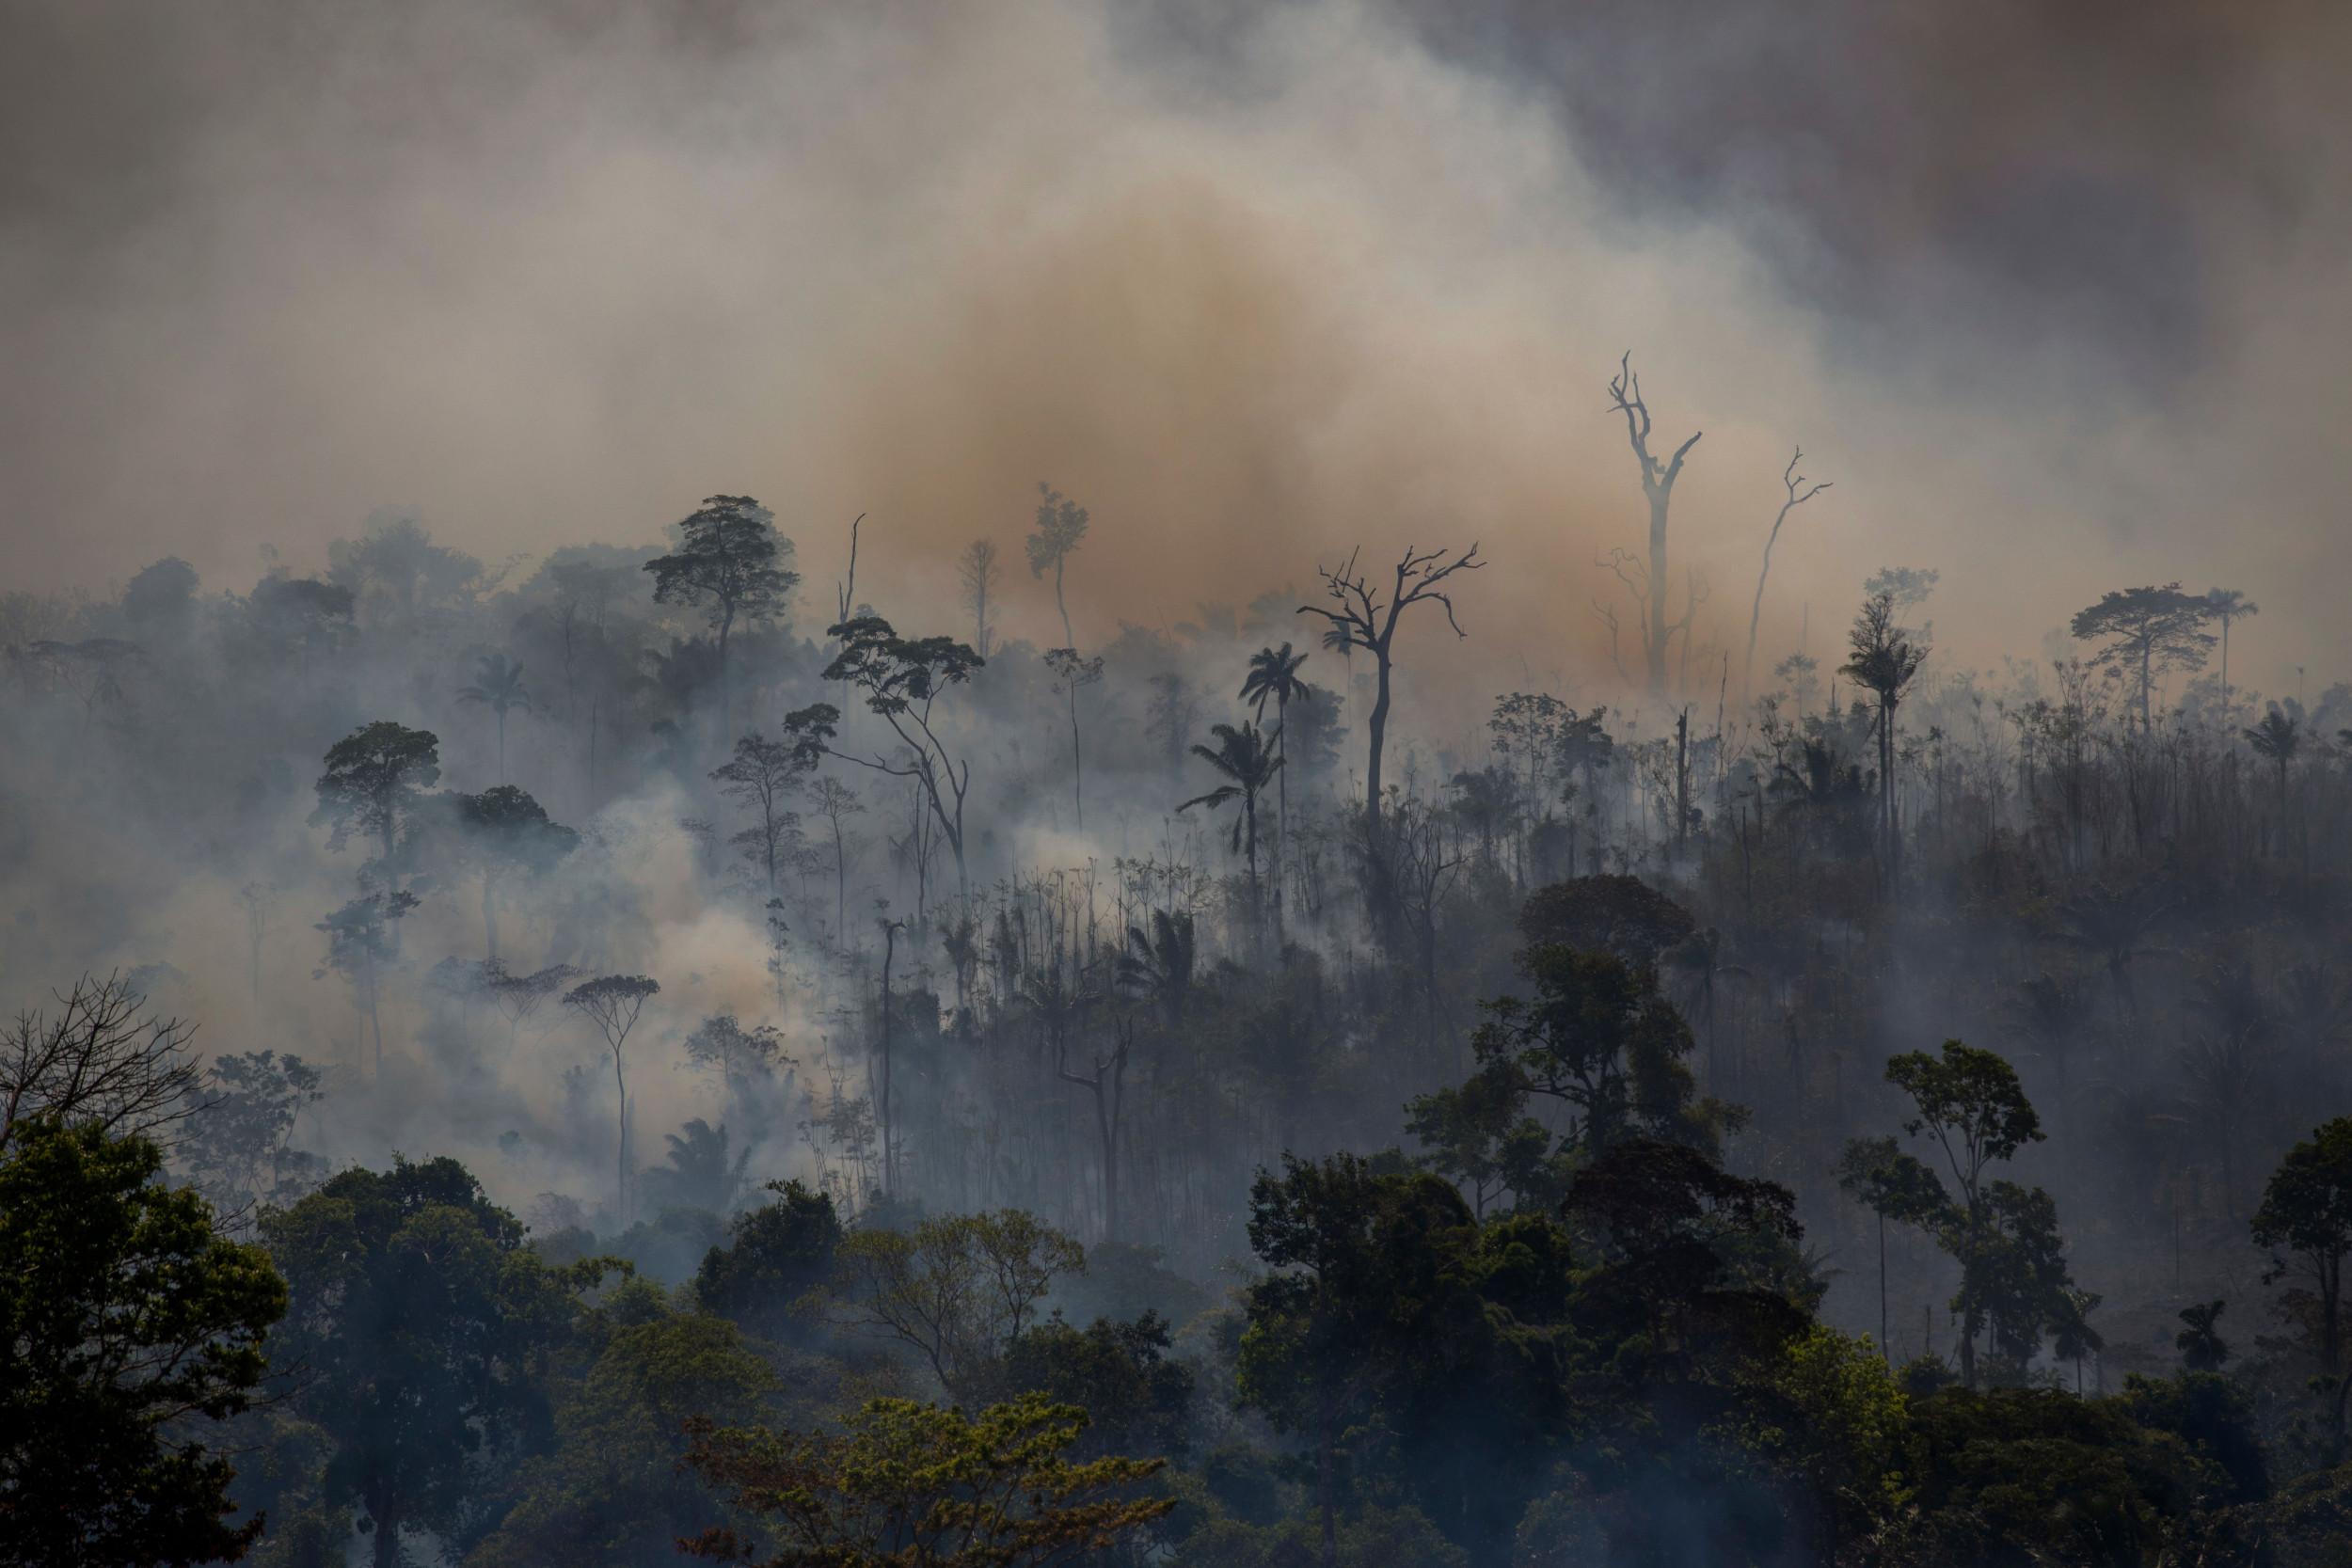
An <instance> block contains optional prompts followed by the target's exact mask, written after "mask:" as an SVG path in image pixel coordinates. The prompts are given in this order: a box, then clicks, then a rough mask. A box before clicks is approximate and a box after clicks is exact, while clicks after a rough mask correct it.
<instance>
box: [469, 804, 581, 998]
mask: <svg viewBox="0 0 2352 1568" xmlns="http://www.w3.org/2000/svg"><path fill="white" fill-rule="evenodd" d="M456 802H457V824H458V831H459V832H461V833H462V834H463V835H464V839H465V844H466V848H467V852H468V855H469V858H470V859H471V860H472V861H473V863H474V866H475V869H476V871H477V872H478V873H479V875H480V876H481V878H482V928H483V939H484V941H485V942H486V943H487V953H488V958H489V961H490V962H492V963H496V962H497V961H498V957H499V912H498V899H499V894H500V891H501V889H502V888H503V887H504V886H505V884H506V882H507V881H508V880H509V879H512V878H515V877H518V876H519V877H533V876H537V875H539V874H540V873H543V872H546V871H548V870H550V869H552V868H553V867H554V866H555V864H556V863H558V862H560V861H561V860H563V859H564V856H566V855H568V854H570V853H571V852H572V851H573V850H574V849H575V848H578V847H579V846H580V834H579V833H578V832H575V831H573V830H572V829H570V828H566V827H565V826H564V825H563V824H562V823H561V822H552V821H549V820H548V810H547V808H546V807H545V806H543V805H541V804H540V803H539V802H538V801H536V800H532V798H531V796H530V795H529V794H528V793H527V792H525V791H523V790H521V789H518V788H516V786H515V785H513V784H501V785H499V786H498V787H497V788H496V789H485V790H484V791H483V792H482V793H481V794H479V795H460V796H458V797H457V798H456Z"/></svg>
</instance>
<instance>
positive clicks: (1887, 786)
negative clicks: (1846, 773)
mask: <svg viewBox="0 0 2352 1568" xmlns="http://www.w3.org/2000/svg"><path fill="white" fill-rule="evenodd" d="M1846 646H1847V650H1848V654H1847V658H1846V662H1845V663H1844V664H1843V665H1841V666H1839V673H1841V674H1843V675H1845V676H1846V677H1847V678H1848V679H1850V680H1851V681H1852V682H1853V683H1854V684H1855V685H1857V686H1859V687H1861V688H1862V689H1864V690H1866V691H1867V692H1869V693H1870V695H1871V696H1873V697H1875V698H1876V699H1877V700H1878V710H1879V715H1878V743H1879V846H1880V850H1881V853H1882V854H1883V855H1884V857H1885V863H1886V865H1887V866H1888V868H1889V869H1890V870H1891V869H1892V868H1893V866H1894V864H1895V861H1896V857H1897V854H1898V852H1899V838H1898V835H1897V833H1896V831H1895V710H1896V709H1897V708H1898V707H1899V706H1900V705H1902V700H1903V695H1904V693H1905V692H1907V691H1909V690H1910V689H1911V683H1912V682H1913V681H1914V680H1915V679H1916V678H1917V677H1918V674H1919V667H1920V666H1921V665H1922V664H1925V663H1926V662H1927V658H1928V649H1927V645H1926V644H1925V643H1923V642H1917V641H1913V639H1912V634H1911V632H1910V631H1909V630H1908V629H1906V628H1905V627H1902V626H1897V625H1896V624H1895V595H1894V594H1891V593H1886V592H1883V591H1882V592H1880V593H1876V594H1871V595H1870V596H1869V598H1867V600H1865V601H1864V602H1863V606H1862V610H1861V612H1860V613H1859V614H1857V615H1855V616H1854V620H1853V629H1852V630H1851V632H1849V633H1848V634H1847V638H1846Z"/></svg>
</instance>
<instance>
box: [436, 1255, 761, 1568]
mask: <svg viewBox="0 0 2352 1568" xmlns="http://www.w3.org/2000/svg"><path fill="white" fill-rule="evenodd" d="M628 1293H629V1294H632V1295H633V1293H634V1292H628ZM647 1293H648V1294H650V1293H651V1292H647ZM630 1306H631V1307H634V1306H635V1303H634V1302H633V1301H632V1302H631V1303H630ZM646 1309H647V1310H648V1311H649V1313H650V1316H649V1317H648V1318H647V1320H646V1321H644V1322H625V1323H619V1324H617V1325H615V1326H614V1327H613V1328H612V1332H611V1334H610V1337H609V1338H606V1340H605V1342H604V1347H603V1349H602V1350H601V1351H599V1352H598V1353H597V1354H596V1359H595V1360H594V1362H593V1363H591V1364H590V1366H589V1367H588V1369H587V1370H586V1372H585V1374H584V1375H582V1376H581V1377H580V1380H579V1381H578V1382H577V1383H576V1384H575V1385H573V1386H572V1387H571V1389H570V1390H569V1392H568V1393H566V1395H565V1396H564V1402H563V1403H562V1404H561V1405H560V1406H559V1407H558V1408H557V1410H556V1412H555V1431H554V1441H553V1443H552V1444H551V1445H550V1446H549V1447H548V1451H547V1452H546V1453H544V1454H541V1455H538V1456H535V1457H534V1458H532V1460H531V1461H530V1462H529V1464H528V1465H526V1466H525V1468H524V1471H523V1474H522V1477H521V1481H520V1484H519V1487H518V1492H519V1496H518V1497H517V1498H516V1502H515V1503H514V1505H513V1506H512V1507H511V1508H510V1509H509V1510H508V1511H507V1513H506V1517H505V1518H504V1520H502V1521H501V1524H500V1525H499V1528H497V1529H496V1530H495V1531H494V1532H492V1533H491V1534H490V1535H489V1536H488V1537H487V1538H486V1539H485V1540H484V1541H483V1542H482V1544H480V1545H478V1546H476V1547H475V1548H474V1549H473V1550H472V1551H471V1552H469V1553H468V1554H467V1556H466V1568H545V1565H546V1564H549V1563H580V1564H590V1563H599V1564H600V1563H608V1562H610V1563H622V1562H628V1563H641V1562H657V1561H664V1560H670V1559H672V1558H674V1557H675V1555H676V1551H677V1543H678V1541H679V1540H680V1539H682V1538H684V1537H687V1536H691V1535H695V1534H697V1533H699V1532H700V1531H701V1529H702V1528H704V1526H705V1524H706V1523H707V1520H708V1518H709V1515H710V1497H709V1494H708V1493H707V1492H706V1491H705V1490H704V1488H703V1487H702V1485H701V1483H700V1482H699V1481H697V1480H696V1478H695V1477H694V1476H693V1474H692V1473H691V1471H689V1470H688V1468H687V1466H686V1465H685V1464H684V1463H683V1461H684V1460H685V1458H686V1454H687V1451H688V1449H689V1447H690V1439H689V1438H688V1436H687V1432H686V1428H687V1423H688V1422H689V1421H691V1420H694V1419H698V1418H699V1419H704V1420H711V1421H720V1422H726V1423H729V1424H738V1423H745V1422H750V1421H755V1420H757V1419H758V1418H760V1417H761V1416H763V1415H765V1414H766V1413H767V1407H768V1406H769V1405H770V1404H771V1402H772V1396H773V1395H774V1393H775V1391H776V1389H777V1386H778V1380H777V1377H776V1374H775V1372H774V1370H772V1369H771V1367H770V1366H769V1365H768V1363H767V1362H766V1361H765V1360H764V1359H762V1358H761V1356H760V1355H759V1354H758V1353H757V1352H756V1351H755V1349H754V1348H753V1347H752V1346H751V1345H749V1344H748V1343H746V1342H745V1340H744V1338H743V1336H742V1332H741V1330H739V1329H738V1328H737V1327H736V1325H735V1324H734V1323H729V1322H727V1321H726V1320H725V1319H724V1318H715V1317H712V1316H710V1315H708V1314H707V1313H702V1312H675V1311H671V1310H669V1309H668V1308H666V1307H662V1306H661V1305H660V1301H659V1298H658V1297H657V1298H655V1300H654V1301H653V1302H652V1303H650V1304H648V1307H647V1308H646Z"/></svg>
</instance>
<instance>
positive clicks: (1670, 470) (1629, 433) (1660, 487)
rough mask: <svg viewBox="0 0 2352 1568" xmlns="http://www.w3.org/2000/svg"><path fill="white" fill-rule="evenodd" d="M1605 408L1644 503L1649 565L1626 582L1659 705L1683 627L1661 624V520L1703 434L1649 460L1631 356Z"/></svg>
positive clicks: (1645, 407) (1645, 415) (1645, 412)
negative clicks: (1628, 453) (1669, 651)
mask: <svg viewBox="0 0 2352 1568" xmlns="http://www.w3.org/2000/svg"><path fill="white" fill-rule="evenodd" d="M1609 406H1610V407H1611V408H1612V409H1613V410H1615V411H1616V412H1617V413H1620V414H1623V415H1624V416H1625V436H1626V441H1627V443H1628V444H1629V446H1631V447H1632V449H1633V457H1634V461H1635V462H1636V463H1638V464H1639V465H1640V467H1641V474H1642V498H1643V499H1645V501H1647V502H1648V503H1649V563H1648V565H1647V566H1646V567H1643V568H1640V569H1639V571H1638V574H1637V576H1638V580H1637V581H1629V586H1630V587H1633V588H1635V589H1636V590H1637V594H1636V602H1637V603H1638V604H1639V605H1640V607H1641V614H1642V650H1643V657H1644V660H1645V664H1646V667H1647V670H1648V674H1649V694H1650V696H1651V697H1652V698H1653V699H1659V698H1662V697H1664V696H1665V694H1666V647H1667V644H1668V643H1669V642H1671V641H1673V640H1674V635H1675V633H1676V632H1677V631H1679V630H1682V629H1684V625H1687V622H1688V617H1687V616H1686V617H1685V622H1684V623H1683V624H1677V625H1669V624H1668V622H1667V620H1666V583H1667V578H1666V514H1667V510H1668V508H1670V507H1671V506H1672V505H1673V503H1674V493H1675V482H1676V481H1677V480H1678V479H1680V478H1681V477H1682V464H1683V460H1684V459H1686V458H1688V457H1689V456H1690V455H1691V449H1692V447H1695V446H1697V445H1698V444H1699V437H1700V436H1703V435H1705V434H1706V432H1705V431H1699V430H1694V431H1692V433H1691V438H1690V439H1689V440H1687V441H1685V442H1683V443H1682V445H1680V446H1678V447H1677V448H1675V451H1674V455H1673V456H1672V457H1670V458H1668V459H1667V460H1666V461H1665V462H1663V463H1661V462H1660V461H1659V460H1658V459H1657V458H1656V457H1654V456H1652V455H1651V454H1650V450H1649V436H1650V422H1649V404H1647V403H1645V402H1644V401H1643V398H1642V378H1641V377H1640V376H1639V375H1637V374H1635V373H1634V370H1633V355H1632V351H1631V350H1628V351H1627V352H1626V354H1625V356H1623V357H1622V358H1620V359H1619V360H1618V361H1617V373H1616V374H1615V375H1614V376H1613V377H1612V378H1611V379H1610V382H1609ZM1792 466H1793V465H1792Z"/></svg>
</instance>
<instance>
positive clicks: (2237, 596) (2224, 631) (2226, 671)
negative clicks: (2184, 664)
mask: <svg viewBox="0 0 2352 1568" xmlns="http://www.w3.org/2000/svg"><path fill="white" fill-rule="evenodd" d="M2205 608H2206V612H2207V613H2208V614H2210V615H2211V616H2212V617H2213V618H2214V619H2215V620H2217V621H2218V622H2220V623H2221V721H2222V722H2223V723H2225V724H2226V723H2228V722H2229V720H2230V623H2231V622H2233V621H2242V620H2245V619H2246V618H2247V617H2248V616H2250V615H2260V614H2261V613H2262V612H2263V607H2262V606H2260V605H2258V604H2256V603H2255V602H2254V601H2253V600H2251V599H2249V598H2248V597H2247V596H2246V595H2245V594H2244V593H2243V592H2241V591H2240V590H2238V589H2235V588H2213V589H2208V590H2206V593H2205Z"/></svg>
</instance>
